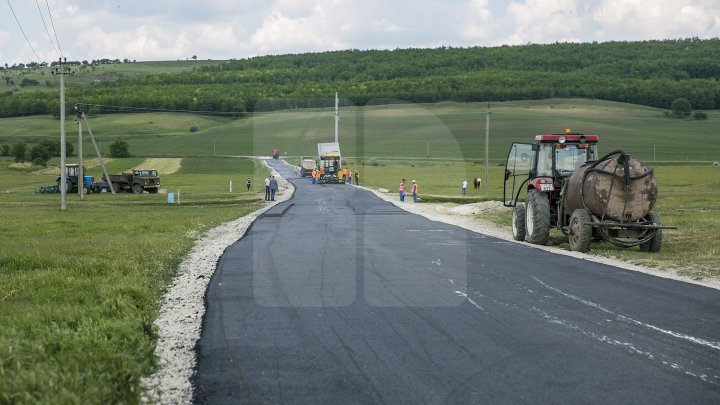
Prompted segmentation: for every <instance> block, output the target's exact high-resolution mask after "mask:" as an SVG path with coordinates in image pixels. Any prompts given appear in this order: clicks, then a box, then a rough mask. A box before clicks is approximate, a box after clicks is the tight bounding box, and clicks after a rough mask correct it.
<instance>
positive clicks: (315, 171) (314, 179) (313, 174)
mask: <svg viewBox="0 0 720 405" xmlns="http://www.w3.org/2000/svg"><path fill="white" fill-rule="evenodd" d="M316 180H317V170H315V168H313V169H312V184H315V181H316Z"/></svg>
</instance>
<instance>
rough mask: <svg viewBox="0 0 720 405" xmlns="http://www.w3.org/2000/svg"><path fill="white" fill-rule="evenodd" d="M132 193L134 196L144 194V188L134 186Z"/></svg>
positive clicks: (137, 185)
mask: <svg viewBox="0 0 720 405" xmlns="http://www.w3.org/2000/svg"><path fill="white" fill-rule="evenodd" d="M132 192H133V194H142V192H143V186H141V185H139V184H133V186H132Z"/></svg>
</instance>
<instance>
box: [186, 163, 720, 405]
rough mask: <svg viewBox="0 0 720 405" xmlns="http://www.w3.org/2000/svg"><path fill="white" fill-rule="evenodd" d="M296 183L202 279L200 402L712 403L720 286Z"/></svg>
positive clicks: (344, 189)
mask: <svg viewBox="0 0 720 405" xmlns="http://www.w3.org/2000/svg"><path fill="white" fill-rule="evenodd" d="M272 163H273V164H274V165H280V166H278V168H279V170H280V171H281V173H282V174H283V176H285V177H286V178H288V179H291V181H292V182H293V184H294V185H295V187H296V192H295V195H294V196H293V198H292V199H291V200H289V201H286V202H284V203H281V204H279V205H277V206H276V207H274V208H273V209H271V210H270V211H268V212H267V213H266V214H264V215H263V216H262V217H260V218H259V219H258V220H257V221H256V222H255V223H254V224H253V226H252V227H251V228H250V229H249V230H248V233H247V235H246V237H244V238H243V239H241V240H239V241H238V242H236V243H235V244H234V245H232V246H231V247H229V248H228V249H227V251H226V252H225V254H224V255H223V257H222V258H221V260H220V261H219V263H218V267H217V270H216V272H215V274H214V276H213V279H212V280H211V283H210V286H209V288H208V291H207V298H206V299H207V312H206V315H205V320H204V324H203V332H202V336H201V339H200V341H199V343H198V347H197V355H198V366H197V373H196V376H195V379H194V388H195V398H194V400H195V402H196V403H203V404H205V403H207V404H232V403H268V404H278V403H292V404H297V403H302V404H320V403H323V404H326V403H333V404H335V403H337V404H353V403H362V404H367V403H387V404H419V403H430V404H440V403H447V404H456V403H481V404H484V403H573V404H574V403H634V404H637V403H647V404H657V403H694V404H717V403H720V291H718V290H714V289H710V288H706V287H701V286H697V285H692V284H686V283H682V282H678V281H673V280H667V279H661V278H657V277H653V276H649V275H646V274H642V273H636V272H632V271H627V270H623V269H620V268H616V267H612V266H608V265H603V264H598V263H592V262H587V261H584V260H580V259H575V258H571V257H567V256H559V255H555V254H552V253H549V252H545V251H542V250H539V249H533V248H531V247H527V246H523V245H518V244H515V243H511V242H507V241H503V240H499V239H495V238H492V237H488V236H484V235H481V234H477V233H472V232H469V231H467V230H464V229H461V228H458V227H454V226H451V225H446V224H443V223H437V222H432V221H429V220H427V219H425V218H422V217H420V216H416V215H412V214H409V213H407V212H405V211H403V210H400V209H399V208H397V207H394V206H393V205H391V204H390V203H388V202H385V201H382V200H381V199H379V198H377V197H376V196H374V195H373V194H371V193H369V192H366V191H363V190H359V189H356V188H355V187H351V186H346V185H312V184H310V181H309V179H297V178H294V179H293V178H292V177H293V176H294V171H290V170H289V169H288V168H286V167H281V166H282V164H281V163H280V162H277V161H274V162H272Z"/></svg>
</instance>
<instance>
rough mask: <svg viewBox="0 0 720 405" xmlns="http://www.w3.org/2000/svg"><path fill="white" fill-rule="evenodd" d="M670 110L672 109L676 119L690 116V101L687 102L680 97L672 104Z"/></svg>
mask: <svg viewBox="0 0 720 405" xmlns="http://www.w3.org/2000/svg"><path fill="white" fill-rule="evenodd" d="M670 109H672V113H673V115H674V116H676V117H678V118H685V117H689V116H690V113H691V112H692V105H690V101H688V99H686V98H682V97H680V98H677V99H675V101H673V102H672V105H671V106H670Z"/></svg>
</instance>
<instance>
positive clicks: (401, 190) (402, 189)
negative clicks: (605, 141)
mask: <svg viewBox="0 0 720 405" xmlns="http://www.w3.org/2000/svg"><path fill="white" fill-rule="evenodd" d="M398 192H399V193H400V201H405V179H402V181H400V188H398Z"/></svg>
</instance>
